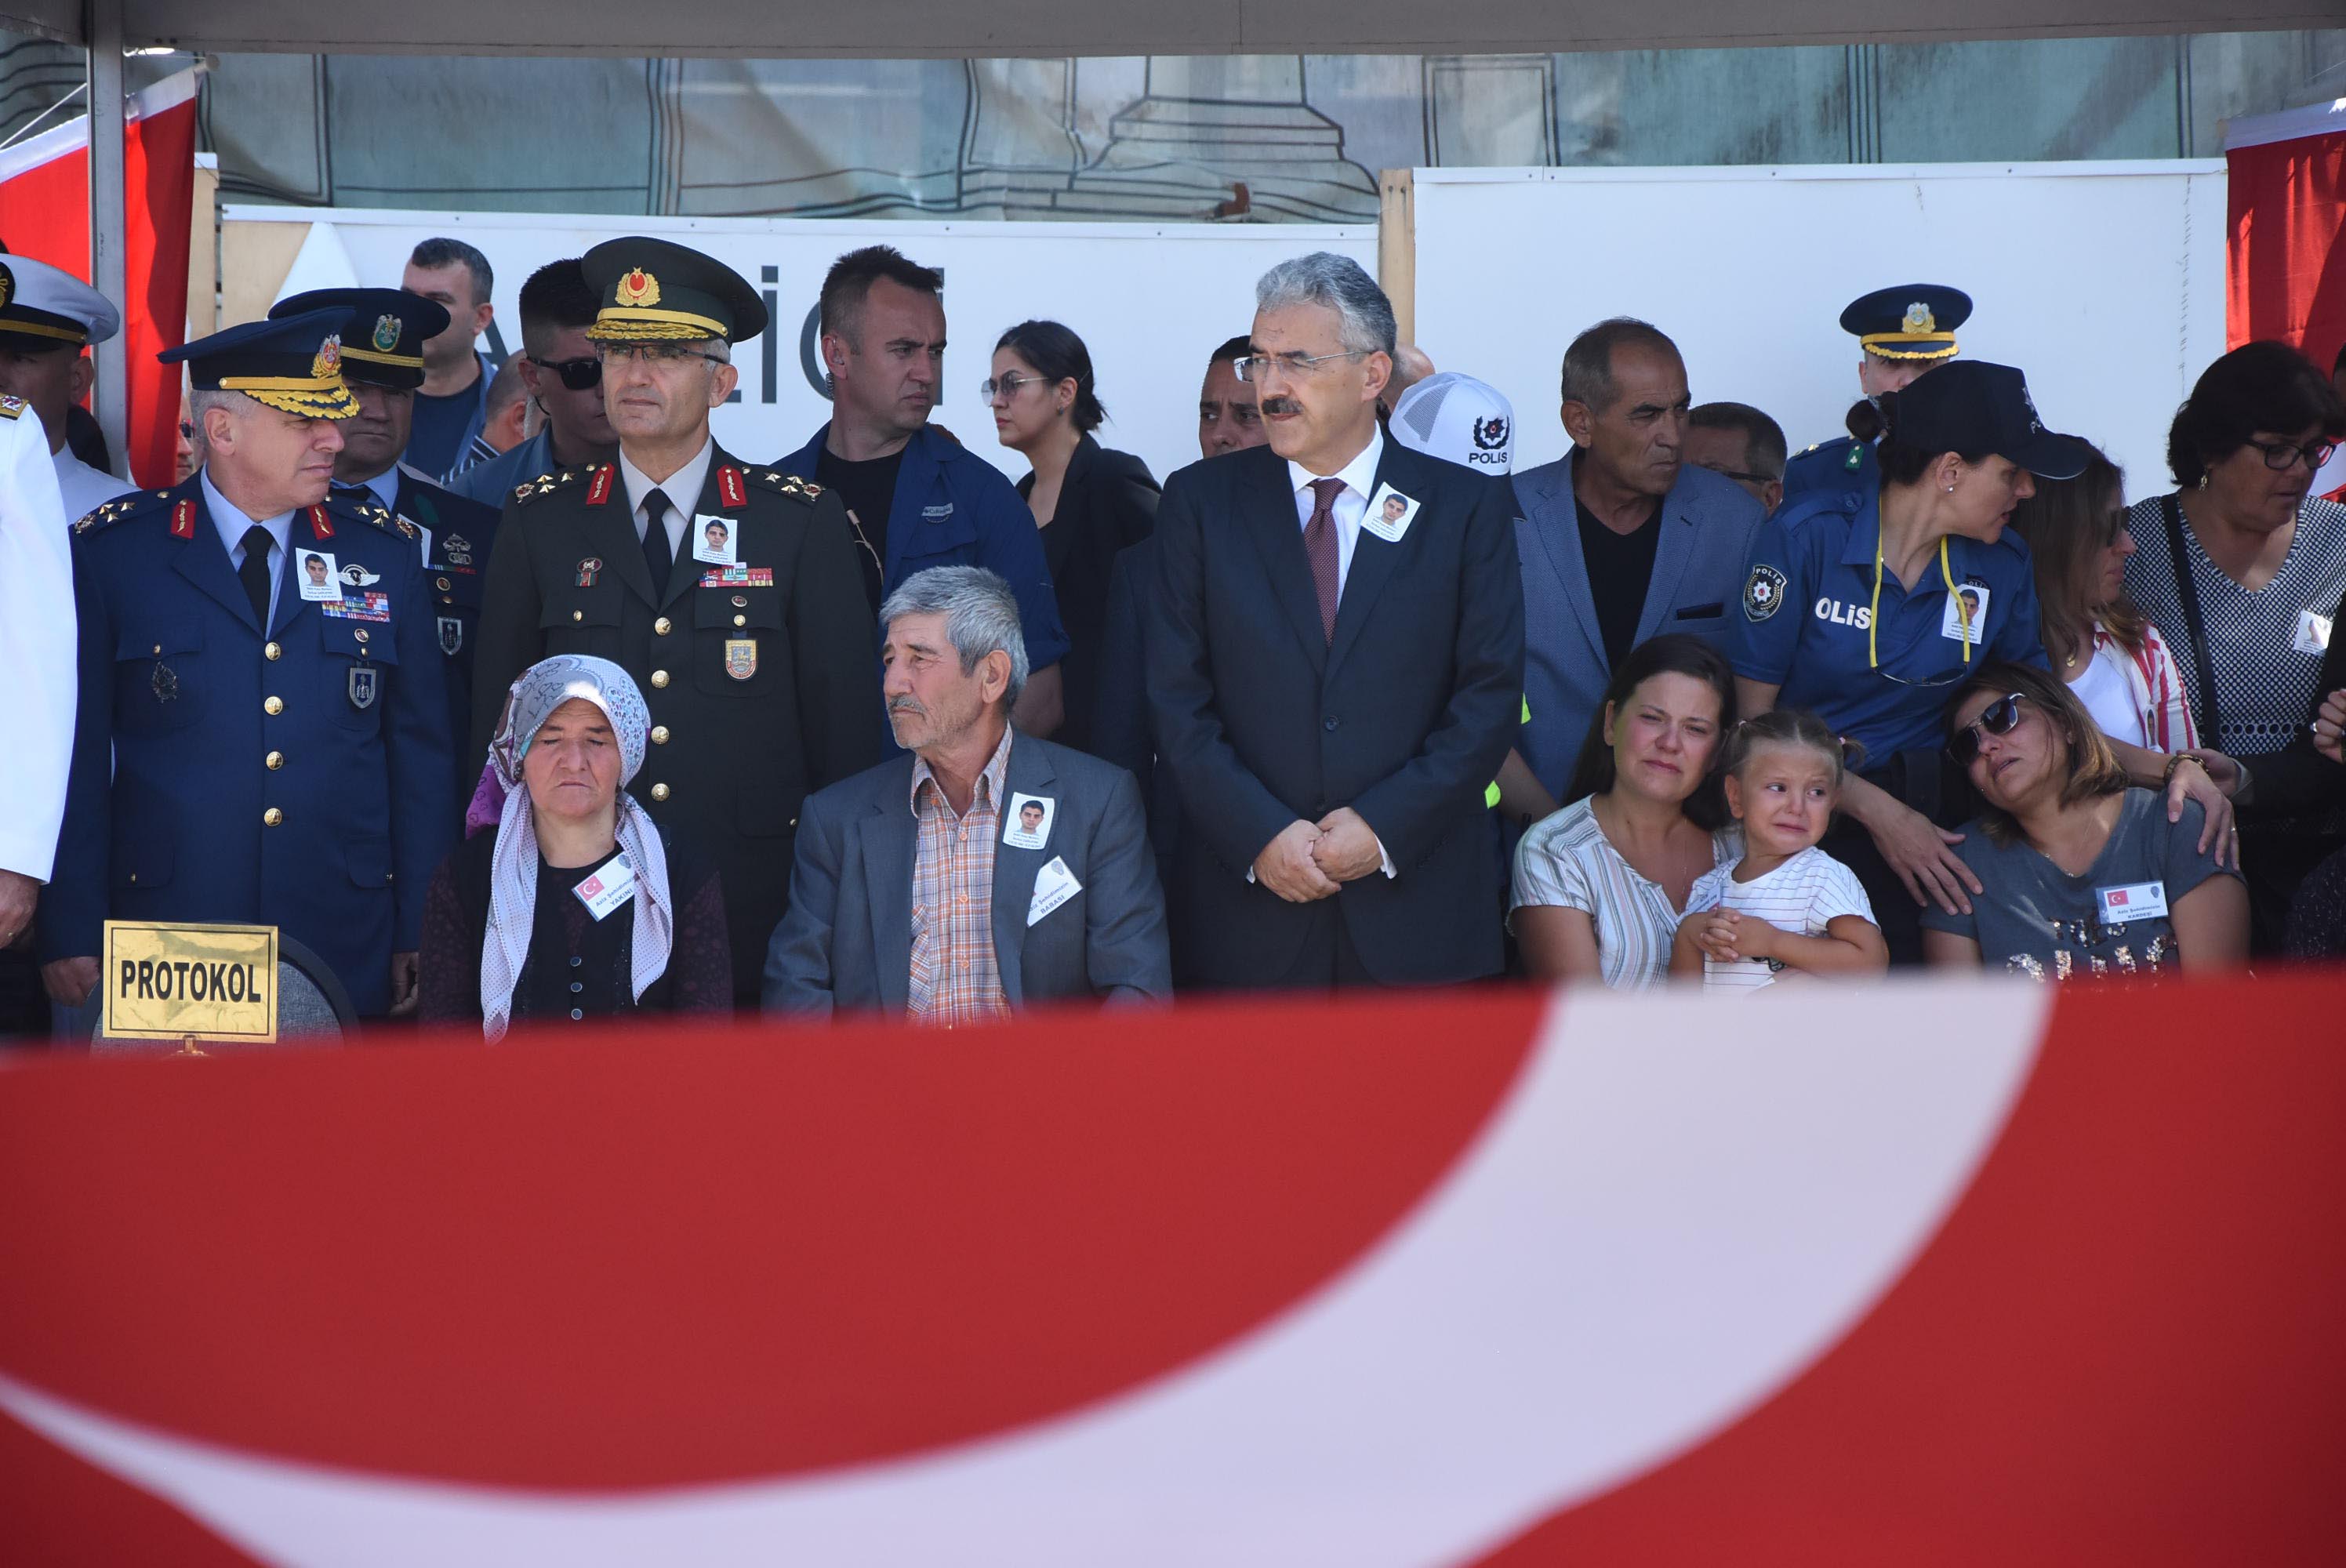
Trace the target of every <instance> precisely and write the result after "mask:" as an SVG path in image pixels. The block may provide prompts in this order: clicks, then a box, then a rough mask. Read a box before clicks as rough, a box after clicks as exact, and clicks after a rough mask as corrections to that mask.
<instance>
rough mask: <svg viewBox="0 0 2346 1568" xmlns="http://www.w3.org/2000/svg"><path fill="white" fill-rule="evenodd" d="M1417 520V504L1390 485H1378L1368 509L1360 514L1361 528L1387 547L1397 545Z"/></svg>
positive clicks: (1370, 499)
mask: <svg viewBox="0 0 2346 1568" xmlns="http://www.w3.org/2000/svg"><path fill="white" fill-rule="evenodd" d="M1416 520H1417V503H1416V502H1414V501H1412V500H1411V499H1410V498H1409V497H1408V496H1406V495H1403V494H1402V493H1401V492H1400V491H1398V490H1395V489H1394V488H1393V487H1392V485H1390V484H1380V485H1378V486H1377V493H1376V494H1374V495H1372V496H1370V497H1369V509H1368V510H1367V511H1366V512H1363V513H1362V514H1361V526H1362V527H1363V528H1366V529H1367V530H1368V531H1369V532H1370V533H1372V534H1374V535H1376V536H1377V537H1378V538H1380V539H1382V540H1383V541H1384V542H1385V543H1386V544H1388V545H1398V544H1400V543H1401V536H1402V535H1404V534H1406V533H1408V532H1409V525H1410V524H1412V523H1413V522H1415V521H1416Z"/></svg>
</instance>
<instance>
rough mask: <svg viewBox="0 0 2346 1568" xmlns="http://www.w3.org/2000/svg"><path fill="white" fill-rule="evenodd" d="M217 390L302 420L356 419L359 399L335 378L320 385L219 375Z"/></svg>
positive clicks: (301, 379)
mask: <svg viewBox="0 0 2346 1568" xmlns="http://www.w3.org/2000/svg"><path fill="white" fill-rule="evenodd" d="M219 390H220V391H222V392H242V393H243V394H244V395H245V396H247V397H249V398H250V399H252V401H253V402H260V403H267V404H268V405H269V406H270V408H273V409H278V410H280V411H281V412H286V413H292V414H299V415H301V417H302V418H303V419H356V418H357V417H358V412H359V400H358V399H356V398H354V397H352V395H351V389H350V388H349V387H348V386H346V385H344V384H343V382H342V377H341V376H339V375H337V376H336V377H334V378H333V379H332V380H331V381H322V382H321V381H316V380H313V379H311V377H309V376H222V377H220V379H219Z"/></svg>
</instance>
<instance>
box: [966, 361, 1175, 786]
mask: <svg viewBox="0 0 2346 1568" xmlns="http://www.w3.org/2000/svg"><path fill="white" fill-rule="evenodd" d="M978 390H979V392H980V393H981V395H983V396H984V399H985V401H986V403H987V405H988V406H989V407H991V408H992V409H993V411H994V435H995V436H996V438H997V439H999V440H1000V441H1001V443H1002V444H1003V445H1005V446H1006V447H1008V448H1010V450H1012V451H1013V452H1015V453H1019V454H1020V455H1021V456H1023V457H1025V459H1026V461H1027V462H1028V463H1033V464H1034V465H1035V471H1034V472H1033V473H1029V474H1028V475H1027V476H1026V477H1025V478H1024V479H1022V480H1020V481H1019V482H1018V494H1020V495H1022V496H1024V497H1025V501H1026V505H1027V507H1028V509H1029V510H1031V511H1032V512H1033V513H1034V514H1035V526H1036V527H1037V528H1040V529H1041V530H1042V531H1043V559H1044V560H1045V562H1046V563H1047V564H1048V565H1050V568H1051V585H1052V586H1053V588H1054V589H1055V590H1056V592H1057V594H1058V597H1059V619H1060V621H1061V622H1062V623H1063V624H1064V625H1065V626H1066V628H1067V642H1068V645H1069V646H1068V650H1067V657H1066V659H1065V660H1064V661H1063V662H1062V663H1061V665H1060V668H1061V669H1062V670H1063V671H1064V672H1065V675H1064V677H1063V678H1064V679H1065V682H1066V686H1065V693H1066V695H1065V697H1064V698H1063V700H1064V702H1065V704H1066V718H1065V719H1064V720H1063V721H1062V722H1061V723H1060V726H1059V729H1058V732H1057V733H1056V735H1054V736H1053V737H1052V738H1053V739H1055V740H1057V741H1059V742H1060V743H1062V744H1063V745H1067V746H1073V747H1076V748H1081V749H1084V750H1089V749H1091V745H1092V738H1091V737H1092V720H1093V716H1094V709H1095V708H1096V707H1097V705H1098V696H1097V694H1098V690H1099V683H1098V672H1099V659H1100V644H1101V642H1102V640H1103V639H1104V637H1105V636H1106V635H1107V604H1108V581H1109V578H1110V576H1111V575H1113V572H1114V569H1115V566H1116V554H1117V551H1119V550H1121V549H1123V548H1125V547H1126V546H1127V545H1137V544H1138V543H1140V541H1142V540H1143V539H1146V538H1148V535H1149V534H1150V533H1151V532H1153V531H1154V530H1155V528H1156V526H1157V496H1158V484H1157V481H1156V479H1155V478H1154V477H1153V476H1151V475H1150V473H1149V472H1148V464H1147V463H1143V462H1141V461H1140V459H1138V458H1137V457H1135V456H1133V455H1132V454H1131V453H1128V452H1114V451H1110V450H1109V449H1108V448H1107V447H1104V446H1102V445H1101V444H1100V443H1098V442H1097V441H1096V440H1095V439H1094V438H1093V436H1092V432H1093V431H1095V430H1096V429H1098V428H1099V423H1100V421H1101V420H1103V419H1105V418H1107V410H1106V409H1104V408H1102V407H1101V406H1100V401H1099V393H1098V392H1097V391H1096V390H1095V388H1094V386H1093V384H1092V356H1091V352H1090V351H1089V350H1087V349H1086V348H1085V347H1084V341H1083V339H1081V338H1079V337H1077V336H1076V334H1075V333H1074V332H1073V331H1070V330H1068V329H1067V328H1066V327H1063V326H1061V325H1060V324H1059V323H1058V322H1056V321H1021V322H1019V323H1018V324H1017V325H1016V326H1015V327H1013V328H1011V329H1010V330H1009V331H1006V332H1005V333H1003V334H1002V341H1000V342H997V343H996V344H994V364H993V366H992V368H991V373H990V374H988V375H987V376H986V378H985V383H984V386H982V387H981V388H979V389H978Z"/></svg>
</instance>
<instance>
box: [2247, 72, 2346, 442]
mask: <svg viewBox="0 0 2346 1568" xmlns="http://www.w3.org/2000/svg"><path fill="white" fill-rule="evenodd" d="M2224 163H2225V169H2226V175H2227V181H2228V188H2229V200H2230V224H2229V232H2228V236H2227V245H2228V257H2229V265H2228V266H2227V267H2226V269H2225V274H2226V278H2225V283H2226V293H2225V308H2224V338H2225V346H2226V347H2227V348H2232V349H2237V348H2239V346H2240V345H2241V344H2242V343H2245V342H2249V341H2251V340H2253V339H2258V338H2278V339H2280V341H2283V342H2285V343H2290V344H2294V345H2295V346H2296V347H2297V348H2298V349H2300V350H2301V351H2303V352H2304V353H2305V355H2306V356H2307V357H2308V358H2309V359H2311V360H2312V361H2314V362H2315V363H2317V364H2319V365H2321V367H2322V368H2323V369H2325V370H2327V369H2328V368H2329V367H2330V364H2331V360H2332V358H2333V357H2334V356H2335V355H2336V354H2337V352H2338V347H2339V344H2340V343H2341V341H2346V109H2341V108H2340V107H2338V106H2336V105H2334V104H2333V105H2322V106H2319V107H2313V108H2304V109H2291V110H2290V111H2289V112H2287V113H2285V114H2278V115H2262V116H2259V117H2256V118H2254V119H2247V120H2239V121H2236V122H2235V123H2234V124H2233V126H2232V128H2231V134H2230V136H2229V137H2228V138H2227V140H2226V144H2225V152H2224ZM2317 488H2321V487H2320V486H2317Z"/></svg>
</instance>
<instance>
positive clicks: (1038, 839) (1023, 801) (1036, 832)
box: [1002, 795, 1058, 850]
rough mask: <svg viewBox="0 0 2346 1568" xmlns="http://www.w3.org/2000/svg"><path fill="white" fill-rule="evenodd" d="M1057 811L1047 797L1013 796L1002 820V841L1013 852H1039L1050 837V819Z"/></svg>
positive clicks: (1054, 804)
mask: <svg viewBox="0 0 2346 1568" xmlns="http://www.w3.org/2000/svg"><path fill="white" fill-rule="evenodd" d="M1057 809H1058V807H1057V806H1056V803H1054V802H1053V800H1052V799H1051V798H1050V797H1049V796H1047V795H1013V796H1011V797H1010V809H1009V811H1008V812H1007V813H1006V814H1005V816H1004V817H1003V819H1002V841H1003V842H1004V843H1005V844H1008V845H1009V846H1010V847H1011V848H1013V849H1015V850H1039V849H1041V848H1042V847H1043V845H1044V844H1045V842H1046V841H1047V840H1049V839H1050V837H1051V817H1052V814H1053V813H1054V812H1055V811H1056V810H1057Z"/></svg>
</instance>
